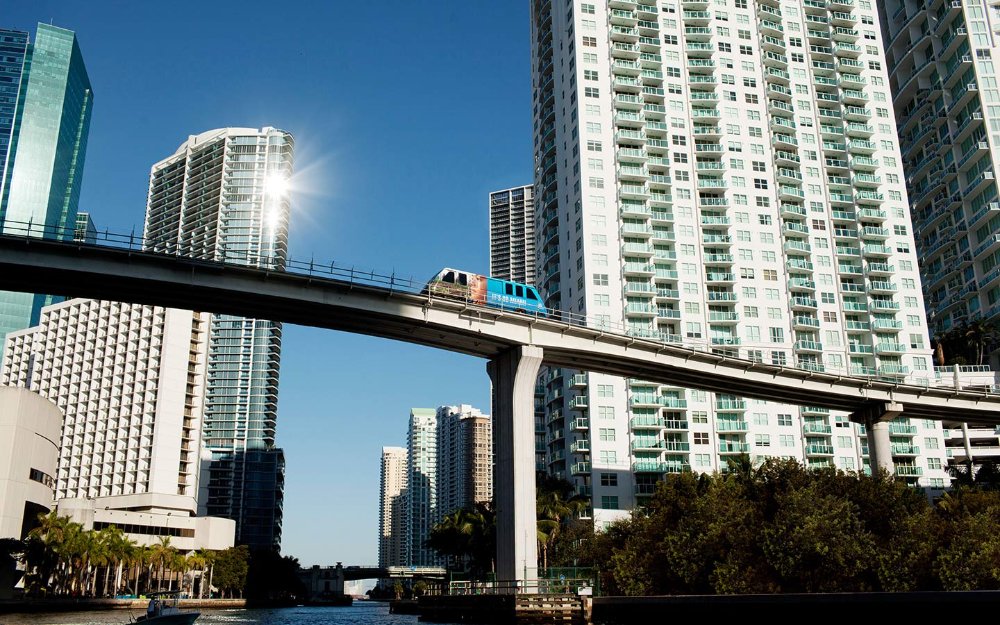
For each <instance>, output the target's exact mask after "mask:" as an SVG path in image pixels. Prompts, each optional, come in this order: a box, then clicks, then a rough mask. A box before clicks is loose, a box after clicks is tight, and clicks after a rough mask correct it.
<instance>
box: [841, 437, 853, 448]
mask: <svg viewBox="0 0 1000 625" xmlns="http://www.w3.org/2000/svg"><path fill="white" fill-rule="evenodd" d="M851 441H852V439H851V437H850V436H838V437H837V447H840V448H841V449H850V448H852V447H854V444H853V443H852V442H851Z"/></svg>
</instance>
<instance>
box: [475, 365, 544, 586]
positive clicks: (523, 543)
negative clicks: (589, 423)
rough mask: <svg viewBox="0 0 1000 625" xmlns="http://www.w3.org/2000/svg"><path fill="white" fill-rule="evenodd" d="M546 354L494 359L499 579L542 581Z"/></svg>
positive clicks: (488, 367)
mask: <svg viewBox="0 0 1000 625" xmlns="http://www.w3.org/2000/svg"><path fill="white" fill-rule="evenodd" d="M541 364H542V350H541V348H539V347H534V346H531V345H524V346H521V347H516V348H513V349H510V350H508V351H506V352H504V353H502V354H500V355H499V356H497V357H496V358H494V359H492V360H490V362H489V364H487V366H486V370H487V372H489V374H490V380H492V382H493V446H494V451H495V454H496V466H495V468H494V472H493V496H494V501H495V505H496V515H497V579H498V580H501V581H514V580H516V581H517V582H519V583H518V587H519V588H522V589H523V590H522V591H528V592H531V590H532V589H531V588H528V587H526V586H525V584H523V582H525V581H527V580H535V579H537V578H538V543H537V537H538V530H537V525H536V520H535V379H536V378H537V377H538V368H539V366H541Z"/></svg>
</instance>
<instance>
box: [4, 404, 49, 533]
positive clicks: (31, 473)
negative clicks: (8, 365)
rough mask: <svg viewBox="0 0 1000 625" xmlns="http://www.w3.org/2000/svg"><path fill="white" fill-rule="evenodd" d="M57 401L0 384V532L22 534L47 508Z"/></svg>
mask: <svg viewBox="0 0 1000 625" xmlns="http://www.w3.org/2000/svg"><path fill="white" fill-rule="evenodd" d="M61 421H62V412H60V410H59V407H58V406H56V405H55V404H54V403H52V402H51V401H49V400H47V399H45V398H44V397H42V396H41V395H38V394H37V393H32V392H31V391H29V390H27V389H23V388H11V387H0V538H23V537H25V536H26V535H27V534H28V532H29V531H30V530H31V529H32V527H34V524H35V521H36V519H37V518H38V515H39V514H45V513H47V512H48V511H49V510H50V509H51V508H52V501H53V490H52V489H53V486H54V484H55V482H54V476H55V474H56V463H57V461H58V459H59V445H58V441H59V426H60V422H61Z"/></svg>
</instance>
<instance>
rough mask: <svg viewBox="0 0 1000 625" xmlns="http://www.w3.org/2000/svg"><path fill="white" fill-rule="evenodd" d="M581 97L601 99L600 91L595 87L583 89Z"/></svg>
mask: <svg viewBox="0 0 1000 625" xmlns="http://www.w3.org/2000/svg"><path fill="white" fill-rule="evenodd" d="M583 95H584V96H586V97H588V98H599V97H601V90H600V89H598V88H597V87H584V88H583Z"/></svg>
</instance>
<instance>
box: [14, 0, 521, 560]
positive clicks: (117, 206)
mask: <svg viewBox="0 0 1000 625" xmlns="http://www.w3.org/2000/svg"><path fill="white" fill-rule="evenodd" d="M2 4H3V7H2V9H0V26H2V27H6V28H18V29H22V30H29V31H30V32H32V33H34V29H35V24H36V22H39V21H43V22H49V21H50V20H51V21H52V23H53V24H55V25H57V26H61V27H64V28H69V29H71V30H74V31H76V33H77V36H78V38H79V41H80V46H81V49H82V51H83V55H84V59H85V61H86V65H87V69H88V71H89V74H90V80H91V83H92V84H93V87H94V93H95V103H94V116H93V122H92V124H91V128H90V145H89V148H88V150H87V160H86V167H85V170H84V177H83V193H82V198H81V203H80V208H81V210H87V211H90V212H91V213H92V214H93V217H94V221H95V222H96V224H97V226H98V227H99V228H100V229H104V228H108V229H110V230H112V231H126V232H127V231H130V230H131V229H132V228H135V230H136V232H141V230H142V219H143V211H144V206H145V198H146V188H147V184H148V176H149V168H150V165H151V164H152V163H154V162H156V161H158V160H160V159H162V158H165V157H166V156H168V155H170V154H172V153H173V151H174V150H175V149H176V148H177V146H178V145H179V144H180V143H181V142H183V141H184V140H185V139H186V138H187V136H188V135H189V134H196V133H199V132H202V131H204V130H208V129H211V128H218V127H225V126H248V127H261V126H275V127H277V128H282V129H284V130H287V131H290V132H291V133H293V134H294V136H295V139H296V155H295V156H296V170H297V171H298V172H299V175H298V176H297V177H296V179H295V180H294V187H295V194H294V196H293V197H294V200H293V209H292V210H293V213H292V218H291V233H290V236H289V239H290V253H291V255H292V257H294V258H309V257H310V256H315V258H316V259H323V260H335V261H337V262H338V263H340V262H350V263H354V264H356V265H358V266H359V267H363V268H366V269H371V268H375V269H379V270H382V271H386V272H389V271H396V272H397V273H400V274H405V275H412V276H414V277H416V278H420V279H425V278H427V277H429V276H430V275H432V274H433V273H434V272H435V271H437V270H438V269H440V268H441V267H444V266H452V267H462V268H469V269H471V270H476V271H480V272H483V273H485V272H486V271H487V269H488V245H489V242H488V227H487V226H488V215H487V194H488V193H489V191H491V190H496V189H501V188H506V187H511V186H516V185H520V184H524V183H526V182H530V180H531V175H532V154H531V88H530V82H531V81H530V67H529V23H528V3H527V2H526V1H524V0H504V1H500V2H469V1H468V0H466V1H465V2H456V1H451V0H448V1H445V0H437V1H435V2H427V3H425V2H402V1H389V0H383V1H382V2H360V3H359V2H351V3H348V2H338V1H326V0H311V1H298V2H279V3H275V2H263V1H258V0H241V1H219V0H200V1H198V2H192V1H189V0H172V1H171V2H166V3H164V2H137V1H133V0H117V1H112V0H89V1H87V2H80V1H78V0H7V1H6V2H3V3H2ZM455 403H471V404H473V405H475V406H477V407H480V408H481V409H483V410H484V411H488V410H489V379H488V378H487V376H486V373H485V362H484V361H481V360H477V359H474V358H469V357H466V356H460V355H456V354H449V353H445V352H439V351H435V350H432V349H429V348H424V347H417V346H411V345H406V344H401V343H393V342H390V341H386V340H382V339H374V338H369V337H364V336H356V335H349V334H340V333H333V332H328V331H321V330H314V329H309V328H301V327H291V326H289V327H286V330H285V335H284V342H283V346H282V368H281V392H280V399H279V417H278V443H279V444H280V445H281V446H282V447H284V448H285V452H286V456H287V460H288V468H287V475H286V490H285V523H284V540H283V545H282V547H283V552H284V553H286V554H289V555H293V556H296V557H298V558H299V560H300V561H301V562H302V563H303V564H305V565H311V564H326V563H332V562H334V561H338V560H339V561H343V562H345V563H353V564H365V563H374V562H375V560H376V557H377V536H376V534H377V527H378V487H379V475H378V473H379V453H380V448H381V446H383V445H404V444H405V432H406V424H407V417H408V412H409V409H410V407H412V406H420V407H434V406H438V405H443V404H455Z"/></svg>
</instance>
